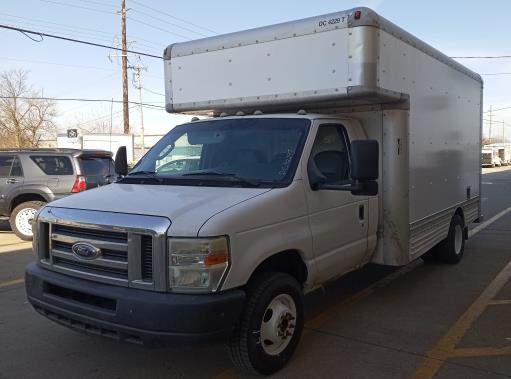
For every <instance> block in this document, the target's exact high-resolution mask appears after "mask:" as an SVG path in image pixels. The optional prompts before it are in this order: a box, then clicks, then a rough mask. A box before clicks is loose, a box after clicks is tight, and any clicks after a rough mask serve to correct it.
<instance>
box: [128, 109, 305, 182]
mask: <svg viewBox="0 0 511 379" xmlns="http://www.w3.org/2000/svg"><path fill="white" fill-rule="evenodd" d="M309 125H310V121H309V120H307V119H295V118H292V119H285V118H246V119H218V120H209V121H202V122H199V121H197V122H193V123H189V124H184V125H179V126H177V127H175V128H174V129H172V131H170V132H169V133H168V134H167V135H166V136H165V137H163V138H162V139H161V140H160V141H159V142H158V143H157V144H156V145H155V146H154V147H153V148H152V149H151V150H150V151H149V152H148V153H147V154H146V155H145V156H144V158H142V160H141V161H140V162H139V163H138V164H137V165H136V166H135V168H134V169H133V170H132V171H131V172H130V173H129V174H128V177H127V178H125V180H123V182H130V183H133V182H134V181H135V182H136V179H137V178H139V180H142V181H143V182H144V183H148V184H152V183H154V184H174V183H176V184H183V185H212V186H216V185H223V186H243V187H245V186H249V187H254V186H257V187H273V186H285V185H287V184H289V182H290V181H291V180H292V177H293V175H294V172H295V169H296V166H297V164H298V160H299V157H300V154H301V151H302V148H303V144H304V142H305V138H306V135H307V131H308V129H309ZM148 179H151V180H148Z"/></svg>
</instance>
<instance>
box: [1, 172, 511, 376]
mask: <svg viewBox="0 0 511 379" xmlns="http://www.w3.org/2000/svg"><path fill="white" fill-rule="evenodd" d="M485 172H486V173H485V175H483V189H482V197H483V213H484V215H485V219H486V220H489V219H491V218H492V217H494V216H495V215H499V214H501V212H502V211H503V210H505V209H507V208H509V207H511V196H510V194H511V170H499V169H493V170H491V169H490V170H485ZM472 230H473V231H475V230H476V228H472ZM510 232H511V212H510V213H508V214H506V215H504V216H502V217H501V218H499V219H498V220H497V221H495V222H493V223H492V224H491V225H489V226H487V227H486V228H484V229H482V230H481V229H480V230H477V231H476V234H475V235H474V236H473V237H472V238H471V239H470V240H469V241H468V242H467V245H466V251H465V257H464V259H463V261H462V262H461V263H460V264H458V265H454V266H451V265H443V264H431V263H430V264H426V263H423V262H422V261H420V260H418V261H416V262H413V263H411V264H410V265H408V266H405V267H403V268H392V267H382V266H376V265H369V266H366V267H365V268H363V269H361V270H358V271H356V272H353V273H351V274H349V275H347V276H345V277H343V278H341V279H340V280H338V281H336V282H334V283H332V284H330V285H328V286H327V287H326V288H325V289H324V291H322V290H318V291H315V292H314V293H312V294H310V295H308V296H307V297H306V312H307V313H306V317H307V320H306V328H305V333H304V335H303V337H302V340H301V342H300V345H299V347H298V350H297V352H296V354H295V356H294V357H293V359H292V361H291V362H290V363H289V364H288V366H287V367H285V368H284V370H282V371H281V372H279V373H278V374H276V375H274V377H275V378H322V379H324V378H363V379H366V378H369V379H370V378H389V379H396V378H410V379H412V378H413V379H427V378H433V377H434V378H446V379H455V378H463V379H470V378H490V379H491V378H510V377H511V281H510V277H511V264H510V263H509V262H510V261H511V249H510V246H511V233H510ZM33 259H34V257H33V254H32V252H31V249H30V244H28V243H23V242H20V241H19V240H17V239H16V238H15V237H13V236H12V234H11V233H10V232H9V229H8V225H6V224H5V222H0V378H9V379H10V378H46V377H51V378H56V379H58V378H142V377H144V378H145V377H148V378H149V377H152V378H235V377H240V374H239V373H238V372H237V371H236V370H234V369H233V368H232V365H231V363H230V361H229V360H228V358H227V354H226V353H225V349H224V346H222V345H209V346H199V347H193V346H182V345H179V346H175V347H173V348H167V349H160V350H148V349H146V348H144V347H142V346H138V345H130V344H126V343H121V342H116V341H111V340H107V339H103V338H100V337H94V336H88V335H82V334H78V333H76V332H74V331H71V330H68V329H66V328H64V327H62V326H60V325H56V324H54V323H53V322H51V321H49V320H47V319H45V318H44V317H42V316H40V315H39V314H37V313H36V312H35V311H34V310H33V309H32V308H31V307H30V305H29V304H28V303H27V301H26V298H25V293H24V287H23V282H22V278H23V270H24V267H25V265H26V264H27V263H28V262H30V261H32V260H33Z"/></svg>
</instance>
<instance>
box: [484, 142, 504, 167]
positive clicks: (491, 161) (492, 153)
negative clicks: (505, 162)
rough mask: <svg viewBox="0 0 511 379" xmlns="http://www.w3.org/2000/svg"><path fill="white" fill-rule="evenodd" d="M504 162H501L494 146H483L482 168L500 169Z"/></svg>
mask: <svg viewBox="0 0 511 379" xmlns="http://www.w3.org/2000/svg"><path fill="white" fill-rule="evenodd" d="M500 166H502V162H501V160H500V157H499V154H498V150H497V149H496V148H495V147H493V146H489V145H486V146H483V148H482V149H481V167H500Z"/></svg>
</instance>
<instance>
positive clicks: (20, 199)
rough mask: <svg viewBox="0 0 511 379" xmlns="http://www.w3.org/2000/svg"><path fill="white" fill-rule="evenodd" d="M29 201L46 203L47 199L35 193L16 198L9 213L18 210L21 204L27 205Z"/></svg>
mask: <svg viewBox="0 0 511 379" xmlns="http://www.w3.org/2000/svg"><path fill="white" fill-rule="evenodd" d="M27 201H42V202H45V203H46V199H45V198H44V197H42V196H41V195H38V194H35V193H24V194H22V195H19V196H16V197H15V198H14V200H13V201H12V203H11V208H10V209H9V212H12V211H13V209H14V208H16V207H17V206H18V205H20V204H21V203H25V202H27Z"/></svg>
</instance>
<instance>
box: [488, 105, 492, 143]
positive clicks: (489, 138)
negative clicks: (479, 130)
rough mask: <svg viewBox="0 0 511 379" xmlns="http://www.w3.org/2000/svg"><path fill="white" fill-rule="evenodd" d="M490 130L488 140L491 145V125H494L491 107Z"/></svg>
mask: <svg viewBox="0 0 511 379" xmlns="http://www.w3.org/2000/svg"><path fill="white" fill-rule="evenodd" d="M489 113H490V130H489V133H488V140H489V141H490V144H491V123H492V119H491V116H492V113H491V105H490V111H489Z"/></svg>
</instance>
